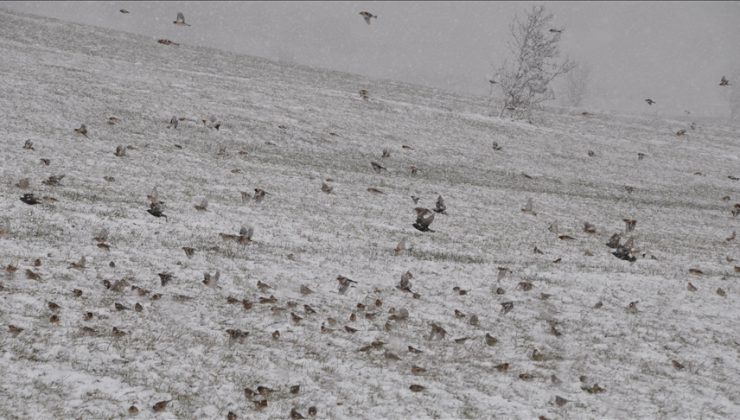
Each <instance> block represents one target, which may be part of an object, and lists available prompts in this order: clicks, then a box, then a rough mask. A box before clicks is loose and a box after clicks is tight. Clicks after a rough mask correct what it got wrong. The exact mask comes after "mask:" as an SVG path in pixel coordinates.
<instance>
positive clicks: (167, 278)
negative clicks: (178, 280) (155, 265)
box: [159, 271, 173, 286]
mask: <svg viewBox="0 0 740 420" xmlns="http://www.w3.org/2000/svg"><path fill="white" fill-rule="evenodd" d="M172 278H173V274H172V273H170V272H169V271H163V272H161V273H159V280H160V283H161V284H162V286H167V283H169V282H171V281H172Z"/></svg>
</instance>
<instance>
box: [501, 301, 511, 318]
mask: <svg viewBox="0 0 740 420" xmlns="http://www.w3.org/2000/svg"><path fill="white" fill-rule="evenodd" d="M512 309H514V302H502V303H501V313H503V314H504V315H506V314H508V313H509V312H511V310H512Z"/></svg>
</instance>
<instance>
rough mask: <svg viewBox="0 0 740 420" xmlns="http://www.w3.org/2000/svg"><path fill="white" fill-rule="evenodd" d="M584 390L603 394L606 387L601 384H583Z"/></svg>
mask: <svg viewBox="0 0 740 420" xmlns="http://www.w3.org/2000/svg"><path fill="white" fill-rule="evenodd" d="M581 389H582V390H584V391H586V392H588V393H589V394H601V393H602V392H604V391H606V389H604V388H602V387H600V386H599V384H593V386H585V385H584V386H582V387H581Z"/></svg>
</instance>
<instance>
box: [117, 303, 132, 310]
mask: <svg viewBox="0 0 740 420" xmlns="http://www.w3.org/2000/svg"><path fill="white" fill-rule="evenodd" d="M115 307H116V310H117V311H128V310H129V309H131V308H129V307H127V306H125V305H123V304H122V303H119V302H116V304H115Z"/></svg>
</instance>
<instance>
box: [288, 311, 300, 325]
mask: <svg viewBox="0 0 740 420" xmlns="http://www.w3.org/2000/svg"><path fill="white" fill-rule="evenodd" d="M290 319H291V320H292V321H293V323H295V324H299V323H300V322H301V321H302V320H303V318H301V317H300V316H298V315H296V314H295V313H293V312H291V313H290Z"/></svg>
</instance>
